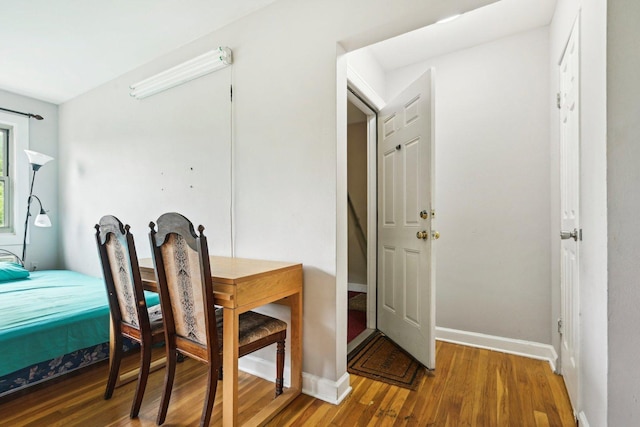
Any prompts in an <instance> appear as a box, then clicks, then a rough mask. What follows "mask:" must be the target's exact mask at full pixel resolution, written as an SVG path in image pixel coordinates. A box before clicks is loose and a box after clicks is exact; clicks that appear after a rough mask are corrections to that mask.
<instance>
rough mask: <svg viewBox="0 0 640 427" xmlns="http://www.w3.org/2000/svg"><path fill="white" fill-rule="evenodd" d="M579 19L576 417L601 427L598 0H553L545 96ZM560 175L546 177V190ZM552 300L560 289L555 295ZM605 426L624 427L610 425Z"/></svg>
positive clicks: (602, 207)
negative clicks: (580, 236)
mask: <svg viewBox="0 0 640 427" xmlns="http://www.w3.org/2000/svg"><path fill="white" fill-rule="evenodd" d="M578 14H580V19H581V32H580V33H581V63H580V73H581V76H580V77H581V84H580V96H581V107H582V111H581V125H580V135H581V147H580V169H581V172H580V177H581V178H580V179H581V189H580V215H581V224H580V226H581V228H582V230H583V240H582V241H581V242H580V321H581V324H580V339H581V341H580V345H579V351H580V358H581V365H580V367H579V383H580V395H581V398H580V400H581V403H579V404H578V407H577V408H574V409H576V410H577V413H578V414H577V415H578V416H579V418H580V421H581V424H587V425H591V426H605V425H607V184H606V182H607V176H606V175H607V151H606V150H607V143H606V140H607V135H606V132H607V128H606V123H607V117H606V103H607V92H606V90H607V89H606V73H607V69H606V64H607V56H606V37H607V34H606V24H607V7H606V1H605V0H559V1H558V6H557V9H556V14H555V16H554V18H553V21H552V23H551V32H550V42H551V63H550V66H551V69H550V73H551V93H550V94H549V98H550V99H555V96H556V95H555V94H556V93H557V91H558V68H557V67H558V63H559V62H560V59H561V57H562V53H563V51H564V47H565V45H566V42H567V39H568V37H569V33H570V32H571V28H572V26H573V23H574V21H575V19H576V16H577V15H578ZM557 111H558V110H553V111H552V112H551V123H552V128H551V147H552V151H551V152H552V155H553V160H552V161H553V163H554V165H555V166H554V168H553V170H558V166H557V165H559V121H558V113H557ZM558 187H559V177H558V175H557V174H554V175H553V176H552V188H558ZM558 200H559V195H558V192H557V191H555V193H554V202H553V205H552V211H551V214H552V218H553V219H554V225H553V229H552V236H553V239H552V245H553V246H552V248H553V252H552V257H553V258H552V260H553V262H554V263H555V265H554V275H553V277H554V279H555V282H554V289H556V290H557V291H558V292H559V284H558V283H559V282H558V281H559V277H560V275H559V266H558V260H559V259H560V255H559V254H560V250H559V247H560V239H558V237H557V236H558V235H557V233H558V231H559V228H560V227H559V222H558V217H559V212H560V209H559V201H558ZM556 295H557V297H556V298H557V299H558V300H559V293H557V294H556ZM611 425H612V426H617V425H626V424H625V423H620V424H618V423H613V424H611Z"/></svg>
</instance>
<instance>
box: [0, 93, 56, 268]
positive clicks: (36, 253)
mask: <svg viewBox="0 0 640 427" xmlns="http://www.w3.org/2000/svg"><path fill="white" fill-rule="evenodd" d="M0 107H3V108H8V109H10V110H15V111H22V112H25V113H32V114H39V115H41V116H42V117H44V120H36V119H28V122H29V148H30V149H31V150H34V151H38V152H41V153H45V154H47V155H50V156H51V157H54V158H55V160H54V161H52V162H50V163H47V165H46V166H44V167H42V168H41V169H40V170H39V171H38V174H37V176H36V180H35V184H34V188H33V193H34V194H35V195H37V196H38V197H39V198H40V199H41V200H42V203H43V205H44V208H45V210H46V211H47V214H48V215H49V218H50V219H51V223H52V227H51V228H39V227H34V226H33V218H35V216H36V215H37V214H38V212H39V211H38V208H39V207H40V206H39V205H38V203H37V202H34V204H33V205H31V212H32V215H33V216H32V217H31V220H30V226H29V239H30V243H29V244H28V245H27V254H26V261H27V262H26V267H27V268H30V269H31V268H33V267H32V265H33V263H36V264H37V266H38V270H45V269H55V268H58V267H59V251H58V248H59V244H58V243H59V240H58V235H59V226H58V225H59V223H60V221H61V218H60V216H59V214H58V179H57V178H58V170H59V164H60V163H59V158H58V106H57V105H54V104H50V103H48V102H44V101H39V100H37V99H33V98H29V97H26V96H22V95H17V94H14V93H11V92H6V91H2V90H0ZM18 155H19V156H23V157H24V158H25V159H26V155H25V154H24V153H19V154H18ZM30 179H31V172H29V180H30ZM28 196H29V195H28V194H21V195H20V197H24V200H25V201H26V199H27V198H28ZM25 209H26V205H25ZM25 214H26V211H25V212H21V213H20V215H19V216H18V218H16V221H18V222H22V223H24V215H25ZM62 221H64V219H62ZM20 240H22V236H21V239H20ZM3 248H5V249H7V250H10V251H11V252H14V253H16V254H18V255H21V254H22V244H20V245H7V246H3Z"/></svg>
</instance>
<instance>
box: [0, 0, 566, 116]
mask: <svg viewBox="0 0 640 427" xmlns="http://www.w3.org/2000/svg"><path fill="white" fill-rule="evenodd" d="M274 1H275V0H215V1H213V0H162V1H158V0H135V1H132V0H108V1H105V0H55V1H51V0H28V1H16V0H0V10H2V13H0V37H1V38H2V43H1V44H0V57H1V58H2V62H1V67H0V89H4V90H7V91H10V92H14V93H18V94H21V95H25V96H30V97H33V98H37V99H41V100H44V101H48V102H52V103H54V104H61V103H63V102H65V101H67V100H69V99H72V98H74V97H76V96H78V95H80V94H82V93H84V92H87V91H89V90H91V89H93V88H95V87H97V86H99V85H101V84H103V83H105V82H108V81H110V80H112V79H114V78H116V77H118V76H120V75H122V74H124V73H126V72H128V71H130V70H132V69H135V68H137V67H139V66H141V65H143V64H146V63H148V62H149V61H152V60H153V59H155V58H157V57H159V56H162V55H164V54H167V53H169V52H171V51H173V50H175V49H177V48H179V47H180V46H182V45H185V44H187V43H189V42H191V41H193V40H195V39H197V38H199V37H202V36H204V35H206V34H208V33H210V32H212V31H214V30H216V29H218V28H221V27H223V26H225V25H227V24H229V23H230V22H232V21H234V20H237V19H239V18H241V17H242V16H245V15H247V14H249V13H251V12H253V11H255V10H258V9H260V8H262V7H265V6H267V5H268V4H270V3H272V2H274ZM555 4H556V0H500V1H498V2H496V3H492V4H490V5H488V6H485V7H483V8H480V9H477V10H475V11H471V12H468V13H466V14H464V15H462V16H461V17H460V18H458V19H457V20H455V21H452V22H449V23H443V24H437V25H431V26H429V27H425V28H423V29H420V30H417V31H413V32H411V33H407V34H405V35H402V36H399V37H395V38H393V39H390V40H388V41H385V42H382V43H378V44H377V45H373V46H371V47H369V49H370V50H371V52H372V53H373V55H374V56H375V57H376V58H377V59H378V61H379V62H380V64H381V65H382V67H383V68H384V69H386V70H390V69H393V68H397V67H400V66H405V65H409V64H411V63H415V62H419V61H421V60H424V59H426V58H429V57H433V56H436V55H440V54H443V53H446V52H451V51H455V50H459V49H463V48H466V47H471V46H473V45H477V44H480V43H485V42H488V41H491V40H495V39H497V38H500V37H504V36H506V35H509V34H513V33H516V32H519V31H525V30H528V29H532V28H536V27H539V26H543V25H547V24H548V23H549V22H550V21H551V17H552V16H553V11H554V9H555Z"/></svg>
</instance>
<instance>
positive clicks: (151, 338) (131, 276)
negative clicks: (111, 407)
mask: <svg viewBox="0 0 640 427" xmlns="http://www.w3.org/2000/svg"><path fill="white" fill-rule="evenodd" d="M95 228H96V241H97V244H98V251H99V253H100V260H101V261H102V271H103V273H104V281H105V284H106V286H107V293H108V298H109V309H110V312H111V322H112V328H113V333H112V337H113V339H112V340H111V342H110V360H109V378H108V380H107V388H106V390H105V393H104V398H105V399H110V398H111V396H112V394H113V390H114V389H115V386H116V383H117V381H118V372H119V370H120V362H121V361H122V355H123V349H122V337H128V338H130V339H132V340H133V341H136V342H138V343H140V371H139V373H138V385H137V387H136V392H135V395H134V399H133V404H132V405H131V413H130V414H129V416H130V417H131V418H135V417H137V416H138V412H139V411H140V405H141V403H142V397H143V396H144V390H145V388H146V385H147V379H148V377H149V371H150V365H151V349H152V346H153V345H154V344H156V343H160V342H162V341H164V328H163V324H162V312H161V310H160V305H155V306H152V307H147V302H146V301H145V299H144V290H143V287H142V279H141V277H140V269H139V267H138V258H137V254H136V249H135V244H134V241H133V235H132V234H131V233H130V232H129V225H125V226H123V225H122V222H120V220H119V219H118V218H116V217H114V216H111V215H107V216H103V217H102V218H101V219H100V223H99V224H96V226H95Z"/></svg>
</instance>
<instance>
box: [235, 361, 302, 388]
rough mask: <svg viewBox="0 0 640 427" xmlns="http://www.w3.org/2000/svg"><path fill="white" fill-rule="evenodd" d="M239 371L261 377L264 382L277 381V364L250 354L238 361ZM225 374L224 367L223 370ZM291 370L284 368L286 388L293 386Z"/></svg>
mask: <svg viewBox="0 0 640 427" xmlns="http://www.w3.org/2000/svg"><path fill="white" fill-rule="evenodd" d="M238 369H239V370H241V371H242V372H246V373H247V374H250V375H254V376H256V377H260V378H262V379H263V380H267V381H271V382H274V381H275V379H276V364H275V362H271V361H269V360H265V359H261V358H259V357H256V356H253V355H251V354H248V355H246V356H242V357H241V358H240V359H238ZM222 372H224V367H223V368H222ZM290 372H291V370H290V369H289V366H287V365H286V363H285V366H284V382H283V385H284V386H285V387H290V386H291V376H290Z"/></svg>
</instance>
